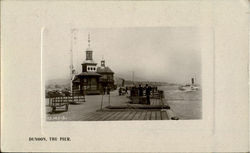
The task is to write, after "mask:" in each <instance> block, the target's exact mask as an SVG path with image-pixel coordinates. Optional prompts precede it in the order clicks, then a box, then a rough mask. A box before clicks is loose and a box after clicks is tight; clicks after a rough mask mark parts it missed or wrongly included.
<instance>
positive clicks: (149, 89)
mask: <svg viewBox="0 0 250 153" xmlns="http://www.w3.org/2000/svg"><path fill="white" fill-rule="evenodd" d="M150 92H151V87H150V86H148V84H146V97H147V104H148V105H150Z"/></svg>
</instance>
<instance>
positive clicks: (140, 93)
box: [138, 85, 143, 103]
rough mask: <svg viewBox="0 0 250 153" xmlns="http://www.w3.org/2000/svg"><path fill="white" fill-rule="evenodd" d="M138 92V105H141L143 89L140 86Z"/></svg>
mask: <svg viewBox="0 0 250 153" xmlns="http://www.w3.org/2000/svg"><path fill="white" fill-rule="evenodd" d="M138 90H139V103H142V96H143V88H142V86H141V85H139V87H138Z"/></svg>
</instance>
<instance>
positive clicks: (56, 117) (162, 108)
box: [46, 90, 171, 121]
mask: <svg viewBox="0 0 250 153" xmlns="http://www.w3.org/2000/svg"><path fill="white" fill-rule="evenodd" d="M102 98H103V104H102V105H103V106H102V108H101V99H102ZM85 99H86V102H85V103H80V104H71V105H69V107H68V111H57V112H53V113H52V110H51V108H50V107H49V105H47V107H46V112H47V120H48V121H50V120H53V121H60V120H68V121H116V120H119V121H126V120H168V119H171V118H170V117H169V115H168V112H167V110H168V109H169V108H170V107H169V105H168V104H167V101H166V100H165V99H160V98H153V97H152V98H151V103H150V105H146V104H138V103H137V104H135V103H134V102H133V99H134V98H129V96H128V95H122V96H119V94H118V91H117V90H115V91H112V92H110V102H109V95H104V96H103V97H102V95H87V96H85ZM131 99H132V100H131ZM47 101H48V99H47Z"/></svg>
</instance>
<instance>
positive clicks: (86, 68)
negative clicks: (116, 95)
mask: <svg viewBox="0 0 250 153" xmlns="http://www.w3.org/2000/svg"><path fill="white" fill-rule="evenodd" d="M88 43H89V44H88V48H87V49H86V59H85V60H84V61H83V63H82V72H81V73H80V74H78V75H75V77H74V79H73V81H72V92H73V94H75V95H90V94H101V93H102V92H103V91H104V90H106V89H107V88H110V89H113V88H114V72H113V71H112V70H111V69H110V68H109V67H107V66H105V60H102V61H101V66H100V67H97V63H95V62H94V60H93V50H92V49H91V48H90V36H89V37H88Z"/></svg>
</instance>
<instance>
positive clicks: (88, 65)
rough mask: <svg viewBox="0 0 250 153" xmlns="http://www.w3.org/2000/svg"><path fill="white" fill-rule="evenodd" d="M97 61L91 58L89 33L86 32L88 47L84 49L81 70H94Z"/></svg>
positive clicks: (95, 69)
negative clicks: (84, 56) (84, 57)
mask: <svg viewBox="0 0 250 153" xmlns="http://www.w3.org/2000/svg"><path fill="white" fill-rule="evenodd" d="M96 65H97V63H95V62H94V60H93V50H92V49H91V48H90V34H88V48H87V49H86V59H85V61H84V62H83V63H82V72H96V71H97V66H96Z"/></svg>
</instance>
